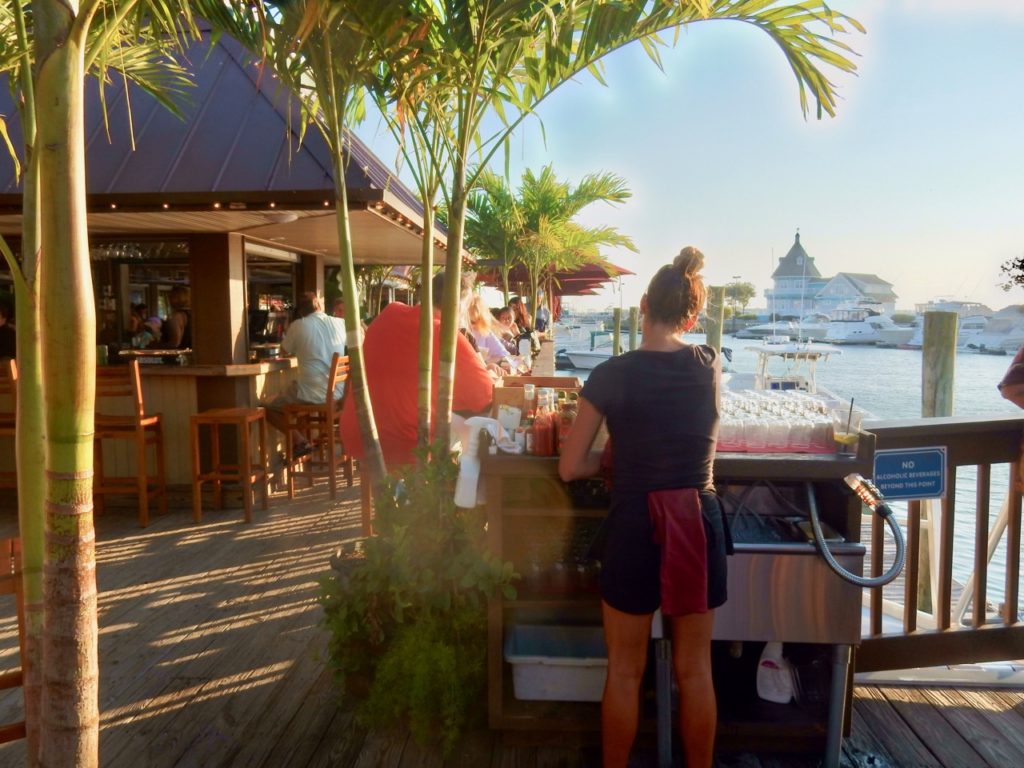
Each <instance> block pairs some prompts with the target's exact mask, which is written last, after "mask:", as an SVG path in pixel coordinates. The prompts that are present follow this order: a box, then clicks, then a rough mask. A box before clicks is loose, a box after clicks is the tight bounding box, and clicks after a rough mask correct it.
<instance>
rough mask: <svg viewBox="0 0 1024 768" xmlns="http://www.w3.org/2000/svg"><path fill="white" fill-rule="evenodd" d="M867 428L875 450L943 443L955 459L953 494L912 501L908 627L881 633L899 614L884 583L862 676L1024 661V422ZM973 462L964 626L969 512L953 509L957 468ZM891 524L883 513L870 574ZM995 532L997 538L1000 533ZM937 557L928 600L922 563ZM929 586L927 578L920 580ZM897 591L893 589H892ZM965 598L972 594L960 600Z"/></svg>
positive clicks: (864, 648) (874, 605) (951, 463)
mask: <svg viewBox="0 0 1024 768" xmlns="http://www.w3.org/2000/svg"><path fill="white" fill-rule="evenodd" d="M866 429H868V430H869V431H871V432H873V433H874V434H875V435H876V438H877V443H876V448H878V449H884V448H920V447H930V446H945V447H946V449H947V455H948V466H947V469H946V478H945V479H946V495H945V497H944V498H943V499H942V500H941V501H940V502H937V503H933V504H929V503H928V502H921V501H912V502H909V504H908V507H907V518H906V530H905V534H906V539H907V565H906V571H905V574H904V578H903V580H902V593H903V594H902V598H903V599H902V631H896V632H893V631H891V629H889V630H888V631H886V632H884V633H883V618H884V616H885V615H889V616H892V613H893V612H892V608H893V605H894V602H898V601H894V600H893V599H892V596H891V595H890V596H889V599H886V595H884V594H883V588H877V589H874V590H872V592H871V595H870V627H869V631H868V632H867V633H866V634H865V636H864V637H863V639H862V643H861V646H860V648H859V650H858V652H857V657H856V669H857V671H858V672H871V671H878V670H888V669H905V668H911V667H926V666H938V665H944V664H963V663H970V662H981V661H997V660H1010V659H1020V658H1022V657H1024V625H1022V624H1021V622H1020V616H1019V607H1018V605H1019V600H1020V594H1019V583H1020V555H1021V491H1022V481H1021V467H1022V462H1021V446H1022V438H1024V419H1022V418H1016V417H996V418H993V419H991V420H987V421H978V420H973V419H963V418H935V419H921V420H913V421H885V422H873V423H872V424H870V425H867V426H866ZM960 467H976V468H977V477H976V492H975V494H974V497H975V503H974V510H973V512H974V516H975V524H974V575H973V577H972V579H971V580H970V581H969V582H968V584H967V585H966V587H965V588H970V589H971V594H970V600H971V603H972V611H971V614H970V618H969V621H966V623H964V622H961V621H960V620H959V617H958V616H956V615H955V613H954V611H953V608H952V606H953V597H954V586H955V585H954V581H953V559H954V557H953V556H954V545H955V541H954V524H955V521H956V517H957V515H963V514H965V513H967V514H969V513H970V512H971V511H972V510H970V509H966V510H965V509H964V508H963V507H962V506H961V508H960V509H956V503H955V501H956V484H957V469H958V468H960ZM994 473H1006V474H1007V475H1008V477H1007V490H1006V498H1005V501H1004V504H1003V509H1002V512H1001V513H1000V525H999V527H1000V528H1002V527H1003V525H1002V524H1003V523H1004V522H1005V532H1004V535H1005V541H1006V573H1005V587H1004V601H1003V605H1002V608H1001V610H1000V611H999V614H998V615H997V616H990V615H988V614H987V612H986V602H987V601H986V595H987V587H988V584H989V578H988V576H989V553H990V551H991V550H992V549H994V547H995V544H996V543H997V542H995V541H991V542H990V530H989V528H990V517H991V511H992V510H991V497H992V480H993V476H995V477H997V478H998V477H999V474H994ZM883 527H884V524H883V522H882V520H881V518H878V517H877V516H876V517H875V519H874V520H873V521H872V525H871V548H870V558H869V563H868V568H869V571H870V573H871V574H872V575H877V574H880V573H882V572H883V571H884V569H885V559H886V554H890V553H886V554H883V549H884V547H883V543H884V542H885V541H886V540H887V537H886V536H885V531H884V530H883ZM925 531H927V532H929V534H930V535H931V536H936V537H937V538H936V539H935V541H934V542H933V544H932V546H930V547H929V549H930V550H931V552H933V553H934V556H933V557H931V558H927V555H926V554H923V553H922V542H923V541H924V539H925V537H924V535H923V532H925ZM993 538H994V537H993ZM925 558H927V561H930V563H931V567H932V568H934V569H936V572H935V574H934V577H933V578H932V579H930V581H931V582H933V583H934V584H935V585H936V587H935V590H934V593H933V594H931V597H932V603H933V605H932V606H931V607H930V608H929V606H926V605H922V604H921V601H920V600H919V592H920V593H921V594H923V595H924V596H925V599H927V597H928V595H929V594H930V592H931V591H930V590H928V589H927V583H926V584H925V589H923V590H919V582H920V581H922V579H921V574H922V566H923V565H924V564H925V562H926V560H925ZM923 581H925V582H927V581H929V580H928V579H925V580H923ZM890 589H891V588H890ZM960 602H961V604H965V603H966V598H965V599H963V600H961V601H960ZM965 619H966V617H965Z"/></svg>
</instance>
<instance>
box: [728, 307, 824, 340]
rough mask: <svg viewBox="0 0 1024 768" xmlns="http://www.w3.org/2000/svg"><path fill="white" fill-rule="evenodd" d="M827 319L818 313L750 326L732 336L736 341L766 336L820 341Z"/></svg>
mask: <svg viewBox="0 0 1024 768" xmlns="http://www.w3.org/2000/svg"><path fill="white" fill-rule="evenodd" d="M828 323H829V317H828V315H823V314H820V313H812V314H810V315H805V316H804V317H802V318H800V319H799V320H776V321H774V322H771V323H761V324H760V325H750V326H747V327H746V328H742V329H740V330H739V331H736V333H734V334H733V336H734V337H735V338H737V339H763V338H765V337H766V336H789V337H790V338H796V339H806V340H808V341H812V340H813V341H821V340H822V339H823V338H825V331H826V329H827V328H828Z"/></svg>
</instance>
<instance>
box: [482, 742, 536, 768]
mask: <svg viewBox="0 0 1024 768" xmlns="http://www.w3.org/2000/svg"><path fill="white" fill-rule="evenodd" d="M491 765H492V766H495V768H537V747H531V746H523V745H521V744H518V745H511V744H503V745H502V748H501V749H500V750H497V751H495V754H494V760H492V761H491Z"/></svg>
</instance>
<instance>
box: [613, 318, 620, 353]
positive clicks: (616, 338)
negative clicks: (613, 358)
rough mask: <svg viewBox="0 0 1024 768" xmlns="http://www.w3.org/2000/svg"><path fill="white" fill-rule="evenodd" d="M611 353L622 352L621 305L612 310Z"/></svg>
mask: <svg viewBox="0 0 1024 768" xmlns="http://www.w3.org/2000/svg"><path fill="white" fill-rule="evenodd" d="M612 354H613V355H621V354H622V307H615V309H613V310H612Z"/></svg>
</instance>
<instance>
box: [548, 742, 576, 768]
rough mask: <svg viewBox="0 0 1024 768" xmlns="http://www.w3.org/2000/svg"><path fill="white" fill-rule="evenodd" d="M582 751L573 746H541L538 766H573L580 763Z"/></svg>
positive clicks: (554, 767) (570, 767)
mask: <svg viewBox="0 0 1024 768" xmlns="http://www.w3.org/2000/svg"><path fill="white" fill-rule="evenodd" d="M580 761H581V760H580V751H579V750H578V749H575V748H573V747H540V748H538V749H537V768H573V766H577V765H579V764H580Z"/></svg>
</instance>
